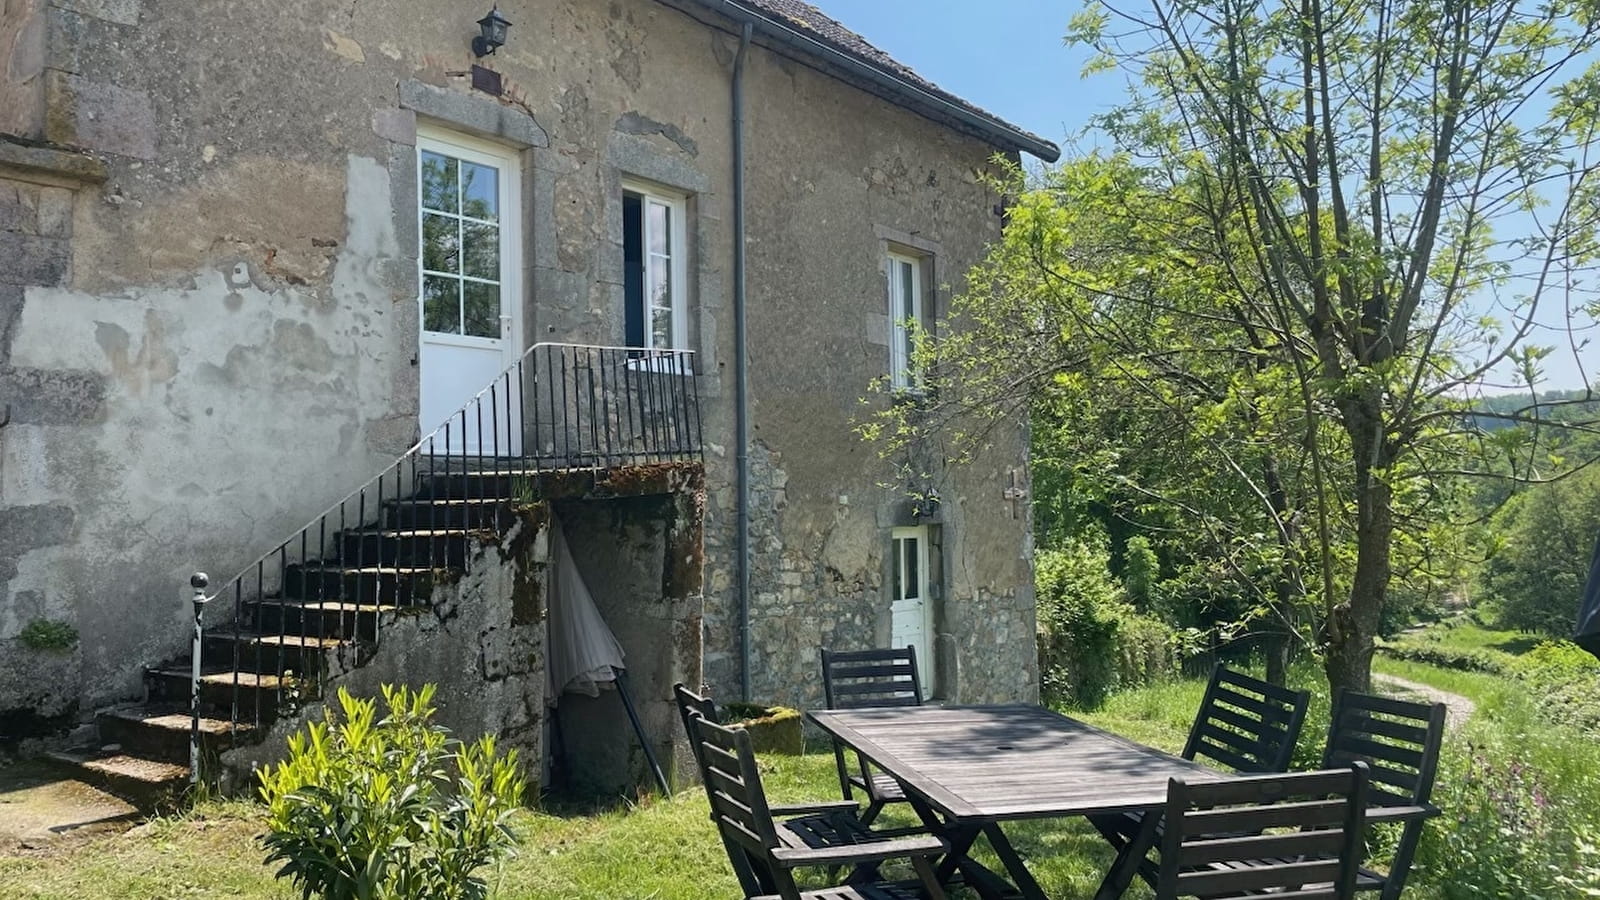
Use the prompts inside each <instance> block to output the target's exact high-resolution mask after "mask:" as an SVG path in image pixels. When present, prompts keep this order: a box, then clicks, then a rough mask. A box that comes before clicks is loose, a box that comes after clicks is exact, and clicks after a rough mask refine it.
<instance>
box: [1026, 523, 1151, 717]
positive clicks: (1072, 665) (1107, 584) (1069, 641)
mask: <svg viewBox="0 0 1600 900" xmlns="http://www.w3.org/2000/svg"><path fill="white" fill-rule="evenodd" d="M1108 562H1109V561H1108V556H1107V554H1106V552H1105V550H1104V549H1102V548H1100V547H1097V546H1095V545H1092V544H1088V543H1085V542H1082V541H1072V542H1069V543H1068V544H1067V545H1066V547H1065V548H1063V549H1060V550H1047V551H1041V552H1040V553H1039V554H1038V555H1037V556H1036V557H1035V560H1034V566H1035V569H1034V571H1035V581H1036V586H1037V593H1038V607H1039V673H1040V681H1041V693H1042V695H1043V698H1044V701H1045V702H1046V703H1048V704H1050V705H1053V706H1065V707H1070V708H1074V709H1094V708H1096V707H1098V706H1099V705H1100V704H1101V703H1103V702H1104V701H1105V698H1106V697H1107V696H1109V695H1110V694H1112V693H1113V692H1115V691H1117V690H1119V689H1122V688H1127V687H1133V686H1136V685H1140V684H1145V683H1148V682H1150V681H1153V680H1155V679H1157V678H1161V677H1165V676H1166V675H1169V674H1171V672H1172V671H1173V665H1172V637H1173V635H1172V630H1171V629H1170V628H1168V627H1167V626H1166V625H1165V624H1163V623H1161V622H1159V621H1157V620H1155V619H1152V618H1149V617H1147V616H1142V615H1140V614H1139V613H1138V612H1137V611H1136V610H1135V609H1134V608H1133V606H1132V605H1130V604H1129V603H1128V602H1127V600H1126V599H1125V598H1124V593H1123V590H1122V588H1121V586H1120V585H1119V584H1118V583H1117V581H1116V579H1114V578H1113V577H1112V576H1111V572H1110V569H1109V566H1108Z"/></svg>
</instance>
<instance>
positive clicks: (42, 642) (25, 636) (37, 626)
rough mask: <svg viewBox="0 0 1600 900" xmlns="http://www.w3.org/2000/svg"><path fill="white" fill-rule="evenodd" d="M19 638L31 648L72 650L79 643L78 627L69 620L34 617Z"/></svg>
mask: <svg viewBox="0 0 1600 900" xmlns="http://www.w3.org/2000/svg"><path fill="white" fill-rule="evenodd" d="M17 640H19V641H21V642H22V646H24V647H27V648H28V649H30V650H55V651H62V650H71V649H72V648H73V647H75V646H77V644H78V629H76V628H74V627H72V625H71V624H70V623H68V622H56V621H53V620H51V619H34V620H33V621H31V622H29V623H28V624H27V625H26V626H24V627H23V629H22V632H21V633H20V634H18V635H17Z"/></svg>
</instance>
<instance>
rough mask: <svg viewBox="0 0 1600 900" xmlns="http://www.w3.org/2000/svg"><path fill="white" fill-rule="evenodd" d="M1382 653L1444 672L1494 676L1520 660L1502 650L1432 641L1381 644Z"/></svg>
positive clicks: (1379, 644) (1503, 672)
mask: <svg viewBox="0 0 1600 900" xmlns="http://www.w3.org/2000/svg"><path fill="white" fill-rule="evenodd" d="M1378 650H1379V651H1380V652H1382V653H1383V654H1384V655H1385V656H1390V657H1393V658H1395V659H1405V660H1410V661H1411V662H1420V663H1427V664H1428V665H1430V666H1438V667H1440V668H1441V669H1456V670H1458V671H1462V672H1488V673H1489V674H1491V675H1503V674H1506V671H1507V670H1508V669H1509V668H1510V666H1511V664H1512V662H1514V661H1515V660H1516V657H1514V656H1512V655H1511V654H1509V653H1502V652H1500V651H1498V650H1479V649H1469V648H1462V647H1447V646H1445V645H1443V644H1439V643H1435V642H1433V641H1428V640H1405V639H1402V640H1398V641H1380V642H1379V643H1378Z"/></svg>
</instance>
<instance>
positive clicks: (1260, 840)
mask: <svg viewBox="0 0 1600 900" xmlns="http://www.w3.org/2000/svg"><path fill="white" fill-rule="evenodd" d="M1366 793H1367V772H1366V767H1365V766H1364V765H1363V764H1361V763H1355V764H1353V765H1351V766H1350V767H1348V768H1344V769H1335V770H1331V771H1324V772H1297V773H1293V774H1279V775H1251V776H1246V777H1243V778H1233V779H1229V780H1227V781H1218V782H1211V783H1203V784H1187V783H1185V782H1184V780H1183V779H1180V778H1174V779H1172V781H1171V782H1170V783H1169V784H1168V786H1167V808H1166V823H1165V827H1164V830H1163V832H1162V836H1161V867H1160V870H1159V874H1158V876H1157V879H1156V898H1157V900H1173V898H1176V897H1213V898H1215V897H1230V898H1231V897H1245V896H1256V895H1257V894H1265V895H1267V896H1272V894H1271V893H1269V892H1270V891H1272V890H1273V889H1281V890H1282V891H1283V892H1284V895H1285V896H1293V897H1295V898H1297V900H1349V898H1351V897H1353V896H1354V894H1355V886H1356V879H1357V876H1358V873H1359V871H1360V869H1359V867H1360V865H1361V851H1362V847H1363V843H1362V834H1361V832H1362V827H1363V826H1364V825H1365V823H1366V817H1365V811H1366Z"/></svg>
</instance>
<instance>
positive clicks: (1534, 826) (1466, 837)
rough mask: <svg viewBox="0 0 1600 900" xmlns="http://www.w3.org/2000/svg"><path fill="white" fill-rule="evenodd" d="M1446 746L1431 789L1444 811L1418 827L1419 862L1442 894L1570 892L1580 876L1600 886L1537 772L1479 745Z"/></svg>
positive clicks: (1518, 897)
mask: <svg viewBox="0 0 1600 900" xmlns="http://www.w3.org/2000/svg"><path fill="white" fill-rule="evenodd" d="M1445 752H1446V758H1445V759H1444V760H1443V762H1442V765H1443V770H1444V772H1445V773H1446V774H1447V777H1445V778H1442V779H1440V782H1439V785H1438V787H1437V788H1436V789H1435V792H1434V802H1435V803H1436V804H1437V805H1438V806H1439V807H1440V808H1441V809H1443V810H1445V814H1444V816H1442V817H1441V818H1440V819H1439V820H1438V821H1437V822H1436V823H1431V824H1436V825H1437V827H1432V828H1429V829H1427V830H1425V831H1424V832H1423V842H1422V846H1421V848H1420V852H1419V854H1418V865H1419V866H1420V867H1422V868H1423V869H1424V870H1425V871H1426V872H1427V874H1428V875H1430V876H1432V877H1431V878H1430V880H1433V881H1435V883H1436V884H1437V885H1438V887H1439V888H1440V891H1441V893H1442V894H1443V896H1444V897H1445V898H1446V900H1457V898H1459V900H1525V898H1529V897H1546V898H1555V897H1574V898H1576V897H1582V896H1585V894H1584V892H1583V890H1582V889H1581V888H1579V887H1577V885H1576V882H1578V881H1579V880H1582V881H1587V882H1588V886H1589V887H1591V888H1597V887H1600V879H1597V878H1596V877H1595V876H1597V875H1600V870H1596V869H1592V868H1591V869H1590V870H1589V872H1588V873H1585V872H1583V871H1582V870H1581V868H1580V867H1579V866H1580V865H1581V863H1579V864H1577V865H1575V863H1576V862H1577V857H1578V856H1579V854H1578V852H1577V851H1578V844H1579V843H1580V842H1579V841H1576V840H1575V837H1576V835H1575V832H1574V830H1573V825H1574V824H1576V823H1569V822H1567V821H1565V820H1566V819H1567V818H1568V816H1567V815H1566V814H1564V811H1563V810H1562V809H1560V808H1558V807H1555V806H1553V805H1552V804H1551V795H1550V788H1549V787H1548V786H1547V785H1546V784H1545V783H1544V780H1543V778H1542V776H1541V774H1540V773H1539V772H1538V771H1537V770H1535V769H1533V768H1531V767H1530V766H1528V765H1526V764H1524V763H1522V762H1521V761H1520V760H1517V759H1516V758H1514V757H1513V758H1511V759H1509V760H1508V759H1507V758H1506V756H1505V755H1504V754H1502V753H1498V752H1492V751H1488V750H1485V749H1482V748H1474V747H1470V746H1468V747H1466V748H1456V747H1450V748H1448V749H1447V750H1446V751H1445ZM1588 896H1593V895H1592V894H1591V895H1588Z"/></svg>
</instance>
